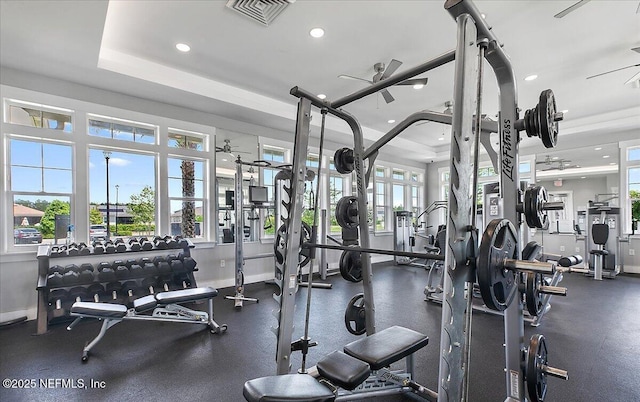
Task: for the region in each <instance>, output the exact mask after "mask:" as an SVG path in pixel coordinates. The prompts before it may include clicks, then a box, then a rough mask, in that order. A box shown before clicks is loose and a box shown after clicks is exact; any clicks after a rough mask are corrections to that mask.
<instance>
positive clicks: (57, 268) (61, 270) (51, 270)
mask: <svg viewBox="0 0 640 402" xmlns="http://www.w3.org/2000/svg"><path fill="white" fill-rule="evenodd" d="M54 272H59V273H60V274H64V267H63V266H62V265H54V266H52V267H49V273H50V274H52V273H54Z"/></svg>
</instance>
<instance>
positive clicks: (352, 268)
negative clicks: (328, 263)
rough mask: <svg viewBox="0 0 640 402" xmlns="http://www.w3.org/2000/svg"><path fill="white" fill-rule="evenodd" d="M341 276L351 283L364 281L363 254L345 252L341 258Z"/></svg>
mask: <svg viewBox="0 0 640 402" xmlns="http://www.w3.org/2000/svg"><path fill="white" fill-rule="evenodd" d="M340 275H342V277H343V278H344V279H345V280H347V281H349V282H361V281H362V254H361V253H360V252H359V251H355V250H354V251H350V250H345V251H343V252H342V255H341V256H340Z"/></svg>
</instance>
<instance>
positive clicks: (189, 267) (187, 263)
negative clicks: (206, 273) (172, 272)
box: [182, 257, 197, 272]
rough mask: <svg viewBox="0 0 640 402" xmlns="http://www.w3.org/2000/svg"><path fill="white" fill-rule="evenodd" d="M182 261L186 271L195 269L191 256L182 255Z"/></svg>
mask: <svg viewBox="0 0 640 402" xmlns="http://www.w3.org/2000/svg"><path fill="white" fill-rule="evenodd" d="M182 263H183V264H184V269H185V270H187V271H188V272H193V270H194V269H196V265H197V263H196V260H194V259H193V258H191V257H184V259H183V261H182Z"/></svg>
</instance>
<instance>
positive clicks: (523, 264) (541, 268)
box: [503, 258, 556, 274]
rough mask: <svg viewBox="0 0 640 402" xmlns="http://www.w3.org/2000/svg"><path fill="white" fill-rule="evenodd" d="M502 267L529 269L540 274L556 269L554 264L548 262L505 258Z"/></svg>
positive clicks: (519, 269) (549, 272)
mask: <svg viewBox="0 0 640 402" xmlns="http://www.w3.org/2000/svg"><path fill="white" fill-rule="evenodd" d="M503 266H504V268H506V269H511V270H516V271H529V272H536V273H541V274H553V273H554V272H555V271H556V264H553V263H550V262H538V261H523V260H514V259H512V258H505V260H504V264H503Z"/></svg>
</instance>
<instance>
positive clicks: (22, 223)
mask: <svg viewBox="0 0 640 402" xmlns="http://www.w3.org/2000/svg"><path fill="white" fill-rule="evenodd" d="M9 148H10V152H9V164H10V169H9V171H10V175H9V180H10V187H9V190H10V193H11V198H12V199H13V229H14V235H13V237H14V244H16V245H27V244H38V243H41V242H45V243H53V241H54V239H55V238H60V239H65V238H66V236H67V228H68V226H69V225H70V224H71V223H72V222H71V220H70V219H71V216H70V211H71V194H72V193H73V170H72V167H73V148H72V147H71V146H70V145H66V144H58V143H49V142H40V141H30V140H22V139H16V138H11V139H10V140H9ZM56 221H57V224H56ZM56 227H58V230H57V232H56ZM21 229H35V231H34V230H30V231H26V230H21Z"/></svg>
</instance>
